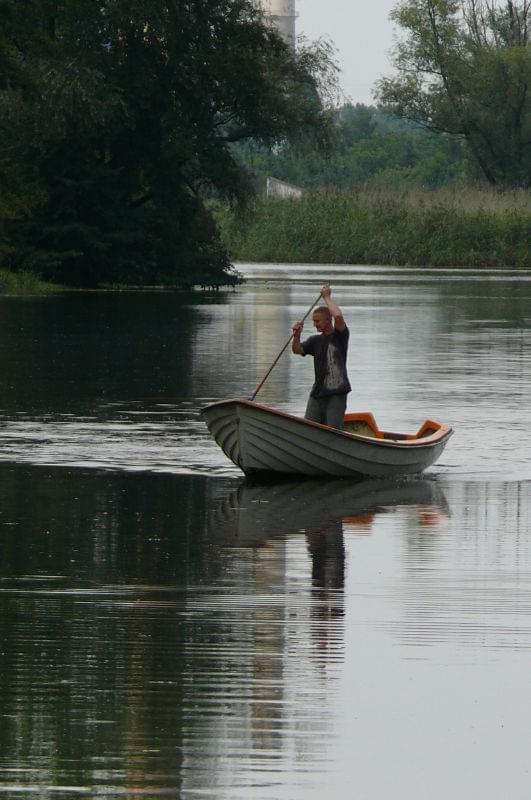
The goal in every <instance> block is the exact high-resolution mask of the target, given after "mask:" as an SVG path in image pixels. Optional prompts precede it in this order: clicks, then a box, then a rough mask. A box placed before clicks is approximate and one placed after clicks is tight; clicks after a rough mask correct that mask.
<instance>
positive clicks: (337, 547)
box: [306, 520, 345, 592]
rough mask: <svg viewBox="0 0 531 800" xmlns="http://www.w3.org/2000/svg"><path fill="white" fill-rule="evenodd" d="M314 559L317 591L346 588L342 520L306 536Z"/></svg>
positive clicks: (313, 568) (314, 578) (314, 580)
mask: <svg viewBox="0 0 531 800" xmlns="http://www.w3.org/2000/svg"><path fill="white" fill-rule="evenodd" d="M306 541H307V543H308V550H309V552H310V555H311V558H312V583H313V586H314V588H315V589H321V590H324V591H325V592H326V591H330V590H332V591H338V590H341V589H344V588H345V545H344V541H343V527H342V525H341V520H331V521H330V522H329V523H328V524H327V525H322V526H321V527H320V528H316V529H315V530H312V531H310V532H308V533H307V534H306Z"/></svg>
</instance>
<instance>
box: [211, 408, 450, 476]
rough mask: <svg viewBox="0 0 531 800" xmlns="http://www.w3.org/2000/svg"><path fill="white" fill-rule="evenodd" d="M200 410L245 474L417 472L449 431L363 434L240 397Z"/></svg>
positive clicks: (440, 448)
mask: <svg viewBox="0 0 531 800" xmlns="http://www.w3.org/2000/svg"><path fill="white" fill-rule="evenodd" d="M201 414H202V416H203V419H204V420H205V422H206V424H207V426H208V428H209V430H210V432H211V434H212V436H213V437H214V439H215V440H216V442H217V444H218V445H219V446H220V447H221V449H222V450H223V452H224V453H225V455H226V456H227V457H228V458H230V460H231V461H232V462H233V463H234V464H236V466H238V467H239V468H240V469H241V470H242V471H243V472H244V473H245V474H246V475H249V476H252V475H271V474H273V475H275V474H276V475H303V476H307V477H321V476H327V477H342V478H344V477H352V478H362V477H373V478H389V477H391V478H393V477H398V476H403V475H416V474H419V473H421V472H423V471H424V470H425V469H426V468H427V467H429V466H430V465H431V464H433V463H434V462H435V461H436V460H437V459H438V458H439V456H440V455H441V453H442V452H443V450H444V448H445V446H446V443H447V441H448V439H449V437H450V436H451V435H452V430H451V428H448V427H445V426H439V429H438V430H437V432H436V433H433V434H431V435H429V436H426V437H423V438H421V439H414V438H413V437H411V438H410V439H406V438H405V437H401V438H400V439H399V440H391V439H385V438H374V437H370V436H361V435H357V434H353V433H348V432H346V431H339V430H336V429H334V428H329V427H328V426H326V425H320V424H318V423H315V422H310V421H309V420H305V419H302V418H300V417H295V416H292V415H290V414H285V413H283V412H281V411H277V410H275V409H271V408H268V407H267V406H262V405H259V404H258V403H254V402H252V401H250V400H243V399H239V398H235V399H231V400H223V401H221V402H218V403H212V404H211V405H209V406H206V407H205V408H204V409H202V412H201ZM396 436H399V434H396Z"/></svg>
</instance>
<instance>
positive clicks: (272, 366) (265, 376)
mask: <svg viewBox="0 0 531 800" xmlns="http://www.w3.org/2000/svg"><path fill="white" fill-rule="evenodd" d="M320 299H321V292H319V296H318V297H317V299H316V300H314V301H313V303H312V304H311V306H310V308H309V309H308V311H307V312H306V314H305V315H304V316H303V318H302V319H301V320H300V321H301V322H304V320H305V319H306V317H308V316H309V314H310V313H311V311H312V309H313V308H314V307H315V306H316V305H317V303H318V302H319V300H320ZM292 339H293V333H292V334H291V336H290V337H289V339H288V341H287V342H286V344H285V345H284V347H283V348H282V350H281V351H280V353H279V354H278V356H277V357H276V358H275V360H274V361H273V363H272V364H271V366H270V367H269V369H268V370H267V372H266V374H265V375H264V377H263V378H262V380H261V381H260V383H259V384H258V386H257V387H256V389H255V390H254V392H253V394H252V396H251V397H250V398H249V400H251V401H253V400H254V398H255V397H256V395H257V394H258V392H259V391H260V389H261V388H262V386H263V385H264V383H265V382H266V380H267V379H268V378H269V376H270V375H271V373H272V372H273V369H274V368H275V367H276V365H277V363H278V361H279V359H280V356H281V355H282V353H283V352H284V350H286V348H287V347H288V346H289V344H290V342H291V340H292Z"/></svg>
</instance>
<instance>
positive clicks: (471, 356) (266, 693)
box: [0, 266, 531, 800]
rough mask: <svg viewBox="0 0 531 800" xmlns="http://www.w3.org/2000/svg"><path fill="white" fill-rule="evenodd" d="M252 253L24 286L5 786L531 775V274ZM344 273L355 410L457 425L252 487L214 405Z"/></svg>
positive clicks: (412, 784) (7, 382) (2, 320)
mask: <svg viewBox="0 0 531 800" xmlns="http://www.w3.org/2000/svg"><path fill="white" fill-rule="evenodd" d="M245 272H246V274H247V275H248V277H249V281H248V282H247V283H246V284H245V285H244V286H243V287H240V288H239V289H238V290H237V291H235V292H228V293H220V294H218V295H196V294H189V295H181V294H179V295H175V294H171V293H161V294H158V293H139V294H136V293H123V294H97V293H95V294H87V295H69V296H61V297H52V298H40V299H28V298H0V797H2V798H4V797H5V798H8V799H9V798H13V799H14V798H21V797H22V798H33V797H37V798H45V799H46V800H53V799H54V798H75V797H88V798H100V797H105V798H128V799H130V800H132V799H133V798H138V797H144V798H159V797H171V798H184V799H185V800H187V799H188V798H205V797H206V798H215V799H219V800H231V799H232V798H244V799H245V798H249V800H299V799H300V800H305V799H306V798H311V799H312V800H313V798H323V797H331V798H338V800H350V798H356V800H358V799H359V800H381V799H383V798H388V797H393V798H400V799H401V798H408V799H409V800H411V798H414V800H421V799H422V800H425V798H436V799H437V800H439V798H441V800H442V798H444V799H445V800H446V798H448V797H454V798H459V799H460V798H467V800H469V798H475V797H481V798H483V800H485V799H486V800H498V799H500V800H501V798H511V800H524V798H526V799H527V798H528V797H529V796H530V792H531V777H530V763H531V762H530V758H529V752H530V746H531V670H530V663H531V662H530V658H531V653H530V650H531V448H530V440H531V434H530V429H531V428H530V411H529V408H530V401H529V398H530V396H531V324H530V323H531V273H525V272H524V273H514V274H513V273H507V272H494V271H490V272H486V273H482V274H480V275H474V274H471V273H469V272H465V271H460V270H447V271H427V272H425V271H419V270H393V269H387V268H385V269H384V268H381V269H376V268H375V269H368V268H346V269H345V270H343V271H341V270H338V268H329V267H324V268H323V267H319V268H318V267H311V268H310V267H298V268H293V267H290V268H285V267H281V266H279V267H258V266H255V267H245ZM327 279H329V280H330V281H331V282H332V285H333V287H334V292H335V296H336V299H337V301H338V302H339V303H340V305H341V306H342V307H343V310H344V313H345V316H346V317H347V320H348V322H349V326H350V328H351V345H350V354H349V371H350V376H351V382H352V384H353V393H352V395H351V399H350V403H349V409H350V410H362V411H363V410H372V411H373V413H374V414H375V417H376V419H377V421H378V422H379V424H380V425H381V427H383V428H386V429H391V430H393V429H394V430H401V431H410V430H415V429H416V428H418V427H419V426H420V424H421V423H422V422H423V421H424V419H425V418H426V417H430V416H432V417H435V418H436V419H439V420H441V421H443V422H448V423H450V424H452V425H453V427H454V428H455V431H456V433H455V436H454V437H453V439H452V440H451V441H450V444H449V445H448V447H447V450H446V451H445V453H444V454H443V457H442V459H441V461H440V462H439V463H438V464H436V465H434V467H433V468H432V469H431V470H430V472H429V473H428V474H426V475H425V476H423V478H421V479H418V480H410V481H402V482H400V481H399V482H387V481H381V482H378V481H367V482H362V483H353V482H350V481H335V482H334V481H331V482H314V481H305V482H304V481H302V482H301V481H292V482H287V483H271V484H267V485H260V484H253V483H249V482H248V481H246V480H244V479H243V478H242V476H241V475H240V474H239V473H238V471H237V470H236V469H235V468H234V467H233V465H232V464H231V463H230V462H228V461H227V460H226V459H225V457H224V455H223V454H222V453H221V451H219V450H218V448H217V446H216V445H215V444H214V443H213V442H212V441H211V439H210V437H209V435H208V433H207V431H206V429H205V428H204V425H203V423H202V422H201V420H200V418H199V415H198V410H199V408H200V406H201V405H202V404H204V403H206V402H209V401H212V400H215V399H220V398H224V397H228V396H234V395H242V396H248V395H249V394H251V393H252V391H253V389H254V387H255V386H256V385H257V384H258V382H259V381H260V379H261V378H262V376H263V374H264V373H265V371H266V370H267V369H268V367H269V365H270V363H271V362H272V360H273V359H274V357H275V356H276V354H277V353H278V351H279V350H280V348H281V347H282V346H283V345H284V343H285V342H286V340H287V338H288V337H289V335H290V328H291V323H292V322H293V321H294V320H295V319H297V318H299V317H301V316H302V315H303V314H304V313H305V312H306V310H307V308H308V306H309V305H310V303H311V302H312V301H313V300H314V298H315V297H316V296H317V294H318V291H319V287H320V286H321V284H322V283H323V282H324V280H327ZM310 329H311V326H310V325H309V326H308V328H307V331H308V332H310ZM311 372H312V368H311V364H310V363H309V362H308V360H306V359H297V358H296V357H294V356H291V355H288V354H286V355H285V356H284V357H283V359H282V360H281V362H280V363H279V365H278V366H277V367H276V369H275V371H274V372H273V374H272V375H271V377H270V379H269V381H268V382H267V383H266V385H265V387H264V389H263V390H262V392H261V393H260V396H259V398H258V399H260V400H261V401H262V402H265V403H268V404H271V405H274V406H275V407H277V408H281V409H284V410H287V411H291V412H294V413H302V411H303V409H304V405H305V401H306V395H307V392H308V389H309V387H310V385H311V377H312V376H311Z"/></svg>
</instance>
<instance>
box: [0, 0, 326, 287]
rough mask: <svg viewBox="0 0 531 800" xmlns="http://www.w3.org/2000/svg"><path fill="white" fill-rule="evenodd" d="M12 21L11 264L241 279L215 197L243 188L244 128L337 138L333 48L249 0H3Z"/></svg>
mask: <svg viewBox="0 0 531 800" xmlns="http://www.w3.org/2000/svg"><path fill="white" fill-rule="evenodd" d="M22 5H23V6H24V14H21V8H20V7H21V6H22ZM0 19H1V21H2V22H3V25H2V31H3V33H2V35H1V36H0V110H2V111H3V112H4V113H2V115H1V118H0V135H2V140H3V142H6V143H7V145H8V148H9V153H8V154H7V151H6V150H5V149H4V152H3V154H2V155H1V156H0V181H1V183H0V235H1V237H2V241H3V243H4V260H5V261H6V262H7V263H8V265H9V266H11V267H13V268H31V269H33V270H34V271H36V272H37V273H39V274H41V275H42V276H43V277H45V278H47V279H52V280H59V281H61V282H63V283H67V284H70V285H82V286H91V285H97V284H99V283H102V282H113V281H119V282H128V283H140V284H141V283H154V282H164V283H169V284H175V285H192V284H195V283H202V284H205V285H216V284H222V283H230V282H234V280H235V279H236V277H235V275H234V273H233V272H232V270H231V267H230V264H229V260H228V257H227V254H226V253H225V251H224V249H223V247H222V245H221V243H220V239H219V236H218V232H217V230H216V226H215V224H214V222H213V220H212V218H211V216H210V214H209V212H208V211H207V209H206V207H205V204H204V198H205V196H206V195H211V194H212V193H216V194H218V195H219V196H223V197H227V198H232V199H234V198H238V197H241V196H242V195H243V194H244V193H245V191H246V188H247V183H246V180H245V176H244V174H243V173H242V170H241V168H240V166H239V165H238V163H237V162H236V160H235V159H234V156H233V152H232V145H233V143H234V142H237V141H243V140H246V139H250V138H252V139H253V140H255V141H258V142H263V143H266V144H268V145H272V144H274V143H276V142H281V141H284V140H286V139H287V138H289V137H293V136H301V135H303V134H304V135H306V136H307V135H310V134H311V135H312V136H313V137H314V139H315V141H316V142H317V143H318V144H319V145H325V144H326V140H327V136H328V128H329V122H328V115H327V112H326V110H325V108H324V107H323V103H322V100H321V96H320V93H319V82H320V80H322V79H323V76H325V75H328V76H330V75H331V74H333V72H334V66H333V63H332V61H331V58H330V53H329V51H327V50H326V48H323V47H319V46H318V47H314V48H303V49H301V50H300V51H297V52H293V51H292V50H291V49H290V48H289V47H288V46H287V45H286V44H285V43H284V42H283V40H282V39H281V38H280V36H279V35H277V34H276V33H275V32H274V30H273V29H272V28H271V27H270V26H268V25H266V24H264V20H263V18H262V16H261V15H260V13H259V12H258V11H257V10H256V8H255V7H254V5H253V4H252V3H251V2H250V0H150V2H149V3H146V2H145V0H99V2H97V3H95V2H94V0H24V2H23V3H21V2H20V0H0ZM1 257H2V251H1V250H0V258H1Z"/></svg>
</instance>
